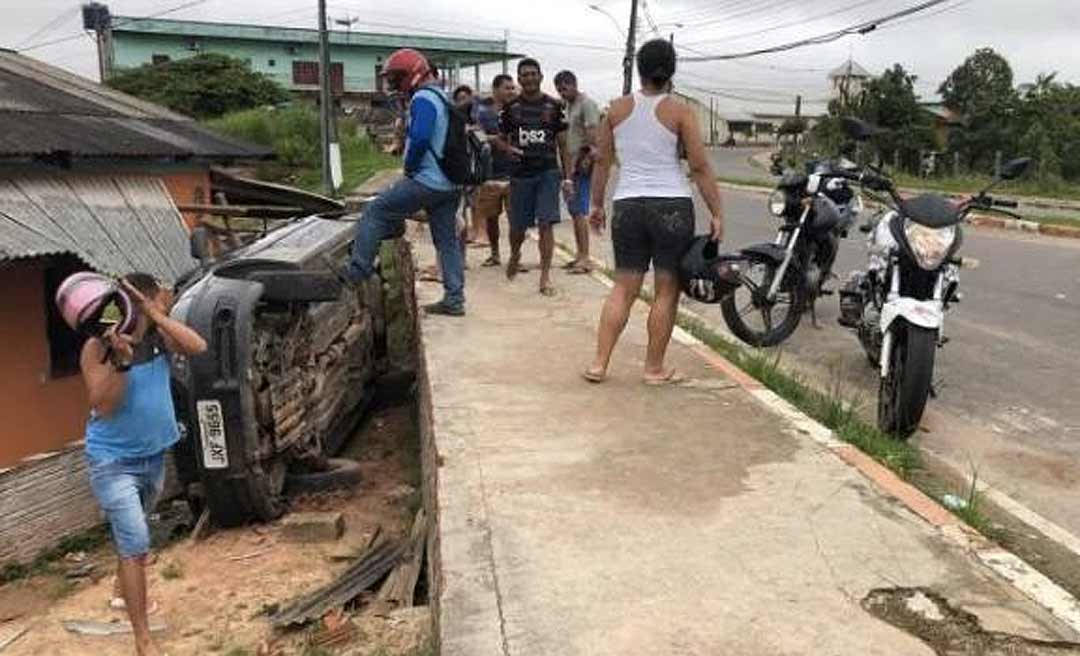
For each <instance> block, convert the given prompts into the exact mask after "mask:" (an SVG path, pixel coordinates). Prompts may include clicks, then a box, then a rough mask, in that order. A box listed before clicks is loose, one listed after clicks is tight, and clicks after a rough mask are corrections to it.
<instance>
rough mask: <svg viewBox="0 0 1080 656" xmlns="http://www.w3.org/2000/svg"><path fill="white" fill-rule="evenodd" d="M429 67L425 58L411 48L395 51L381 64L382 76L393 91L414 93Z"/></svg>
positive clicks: (428, 71) (427, 72)
mask: <svg viewBox="0 0 1080 656" xmlns="http://www.w3.org/2000/svg"><path fill="white" fill-rule="evenodd" d="M430 73H431V65H430V64H428V60H427V57H425V56H423V55H422V54H420V53H419V52H418V51H416V50H413V49H412V48H402V49H401V50H395V51H394V53H393V54H391V55H390V56H389V57H387V58H386V61H385V62H384V63H383V70H382V75H383V77H385V78H386V81H387V82H388V83H389V84H390V88H391V89H393V90H394V91H402V92H405V93H410V92H412V91H415V90H416V88H417V87H419V86H420V83H421V82H422V81H423V80H424V78H425V77H427V76H428V74H430Z"/></svg>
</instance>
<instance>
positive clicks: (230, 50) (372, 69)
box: [113, 32, 393, 92]
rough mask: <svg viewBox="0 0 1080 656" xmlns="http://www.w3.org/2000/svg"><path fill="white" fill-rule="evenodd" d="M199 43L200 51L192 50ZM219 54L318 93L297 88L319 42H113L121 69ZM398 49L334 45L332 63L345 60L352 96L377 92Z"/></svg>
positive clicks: (128, 36) (143, 37)
mask: <svg viewBox="0 0 1080 656" xmlns="http://www.w3.org/2000/svg"><path fill="white" fill-rule="evenodd" d="M193 42H195V43H197V44H198V45H197V49H193V48H192V44H193ZM204 52H213V53H218V54H222V55H228V56H230V57H235V58H237V59H242V60H246V61H248V62H250V64H251V68H252V70H254V71H257V72H259V73H264V74H266V75H268V76H270V77H271V78H273V79H274V81H275V82H277V83H278V84H280V85H281V86H283V87H285V88H286V89H289V90H292V91H305V90H314V89H317V88H318V85H297V84H293V62H294V61H306V62H317V61H319V46H318V44H315V43H290V42H287V41H283V42H276V43H275V42H271V41H255V40H245V39H224V38H214V37H199V38H197V39H195V40H193V39H192V38H191V37H187V36H180V35H171V34H133V33H126V32H117V33H115V35H114V38H113V53H114V55H113V57H114V62H115V64H114V65H115V66H116V68H117V69H122V68H134V67H137V66H141V65H143V64H149V63H151V62H152V61H153V57H154V55H165V56H167V57H169V59H171V60H177V59H186V58H188V57H194V56H195V55H198V54H200V53H204ZM391 52H393V50H392V49H385V48H367V47H363V46H348V47H342V46H338V47H331V48H330V61H331V62H341V64H342V68H343V70H344V78H345V79H344V86H345V91H346V92H359V91H374V90H375V74H376V66H378V64H379V63H380V62H381V61H382V59H383V57H386V56H387V55H389V54H390V53H391Z"/></svg>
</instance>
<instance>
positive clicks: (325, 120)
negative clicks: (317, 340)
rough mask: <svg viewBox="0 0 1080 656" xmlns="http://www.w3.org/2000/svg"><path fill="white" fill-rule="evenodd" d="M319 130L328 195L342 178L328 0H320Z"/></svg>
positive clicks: (324, 184)
mask: <svg viewBox="0 0 1080 656" xmlns="http://www.w3.org/2000/svg"><path fill="white" fill-rule="evenodd" d="M319 132H320V135H321V137H322V182H323V188H324V189H325V190H326V193H327V195H329V196H333V195H334V191H335V190H336V188H337V185H338V184H339V183H338V181H340V179H341V151H340V150H339V149H338V144H337V139H336V138H335V137H336V134H335V132H336V131H335V130H334V107H333V97H332V95H331V93H330V33H329V32H328V31H327V29H326V0H319ZM335 165H336V166H335ZM335 174H336V175H335Z"/></svg>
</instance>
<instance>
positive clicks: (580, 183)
mask: <svg viewBox="0 0 1080 656" xmlns="http://www.w3.org/2000/svg"><path fill="white" fill-rule="evenodd" d="M591 185H592V176H588V175H582V174H580V173H577V174H575V175H574V195H573V196H571V197H570V202H569V203H567V207H566V209H567V211H568V212H570V216H572V217H574V218H579V217H583V216H589V210H590V209H591V208H590V207H589V200H590V197H589V193H590V191H591V189H590V188H589V187H590V186H591Z"/></svg>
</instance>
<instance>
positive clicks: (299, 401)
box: [173, 216, 387, 526]
mask: <svg viewBox="0 0 1080 656" xmlns="http://www.w3.org/2000/svg"><path fill="white" fill-rule="evenodd" d="M353 229H354V225H353V224H352V223H351V222H346V221H340V220H333V219H326V218H320V217H319V216H310V217H307V218H303V219H299V220H296V221H292V222H289V223H287V224H285V225H284V226H282V227H279V228H277V229H275V230H273V231H271V232H269V233H268V234H266V235H264V236H263V237H261V238H259V239H257V240H255V241H254V242H252V243H250V244H248V245H246V246H242V247H240V248H237V249H235V250H233V251H231V252H229V253H228V254H226V255H225V256H223V257H221V258H220V259H218V260H216V261H208V262H206V263H205V264H204V265H203V266H202V267H201V268H200V269H199V270H198V271H196V272H193V273H192V274H191V275H189V276H187V277H186V280H182V281H181V282H180V283H179V285H178V299H177V302H176V304H175V306H174V308H173V316H175V317H176V318H178V319H180V320H183V321H184V322H185V323H187V324H188V325H190V326H191V327H193V328H195V329H196V330H197V331H199V333H200V334H201V335H203V336H204V337H205V338H206V340H207V342H208V344H209V350H208V352H207V353H205V354H203V355H201V356H198V357H196V358H191V359H183V358H177V359H175V360H174V364H173V394H174V401H175V405H176V411H177V416H178V419H179V421H180V424H181V428H182V432H184V433H186V435H185V437H184V439H182V440H181V442H180V444H179V445H178V447H177V450H176V463H177V472H178V475H179V478H180V482H181V484H182V485H183V486H184V487H185V489H186V490H187V492H188V497H189V499H192V500H193V503H194V504H195V505H202V504H205V507H207V508H209V511H210V516H211V518H212V519H213V521H214V523H215V524H218V525H221V526H233V525H237V524H240V523H243V522H246V521H250V520H262V521H265V520H270V519H274V518H276V517H278V516H280V515H281V514H282V513H283V512H284V510H285V493H286V491H287V488H288V487H290V486H302V484H304V483H305V482H306V483H308V484H315V486H316V487H317V484H318V483H319V482H320V481H322V482H325V483H330V482H333V481H335V480H337V481H339V482H340V481H341V480H343V479H349V478H350V477H356V476H357V475H358V472H357V471H355V468H356V465H355V463H351V462H349V461H342V460H336V459H334V458H332V457H331V456H332V455H333V454H335V453H336V452H337V451H338V450H339V449H340V448H341V446H342V444H343V443H344V441H345V439H346V438H347V437H348V436H349V434H350V433H351V432H352V431H353V429H354V428H355V427H356V425H357V423H358V422H359V420H360V419H361V417H362V415H363V412H364V409H365V407H366V406H367V403H368V402H369V401H370V400H371V398H372V396H373V394H374V381H375V379H376V377H377V376H378V375H379V374H380V373H381V372H383V371H384V370H385V367H386V352H387V350H386V321H385V314H384V310H383V288H382V282H381V279H380V277H379V276H375V277H373V278H372V279H370V280H369V281H367V282H366V283H364V284H361V285H354V284H352V283H350V282H348V281H347V280H346V279H345V278H344V276H343V275H342V272H343V270H344V267H345V265H346V263H347V259H348V249H349V244H350V242H351V239H352V231H353Z"/></svg>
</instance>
